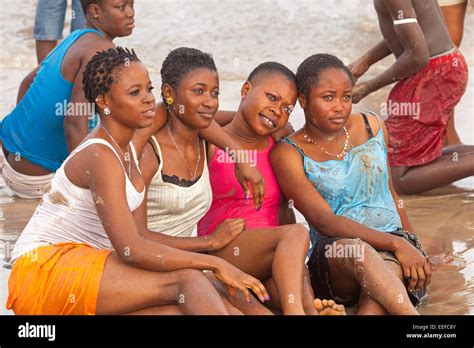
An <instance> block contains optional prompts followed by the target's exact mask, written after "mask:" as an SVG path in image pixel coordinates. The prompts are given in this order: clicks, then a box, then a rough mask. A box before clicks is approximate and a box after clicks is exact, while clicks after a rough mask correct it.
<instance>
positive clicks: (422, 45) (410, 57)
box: [353, 0, 430, 102]
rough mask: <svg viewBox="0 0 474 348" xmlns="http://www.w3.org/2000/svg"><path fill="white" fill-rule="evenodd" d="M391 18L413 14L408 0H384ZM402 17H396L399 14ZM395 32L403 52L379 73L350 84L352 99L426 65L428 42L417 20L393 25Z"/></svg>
mask: <svg viewBox="0 0 474 348" xmlns="http://www.w3.org/2000/svg"><path fill="white" fill-rule="evenodd" d="M384 3H385V6H386V7H387V9H388V11H389V12H390V15H391V17H392V20H399V19H407V18H416V12H415V10H414V8H413V6H412V4H411V1H408V0H384ZM401 13H402V14H403V18H399V15H400V14H401ZM394 28H395V34H396V35H397V38H398V40H399V41H400V43H401V44H402V46H403V49H404V51H403V53H402V55H401V56H399V57H398V59H397V60H396V61H395V63H394V64H393V65H392V66H391V67H390V68H388V69H387V70H386V71H385V72H383V73H382V74H380V75H378V76H376V77H374V78H373V79H371V80H369V81H366V82H363V83H361V84H359V85H357V86H355V87H354V91H353V101H354V102H358V101H359V100H360V99H362V98H363V97H365V96H367V95H368V94H370V93H372V92H374V91H376V90H378V89H380V88H382V87H384V86H387V85H389V84H391V83H393V82H396V81H400V80H402V79H404V78H406V77H408V76H411V75H413V74H414V73H416V72H417V71H418V70H420V69H421V68H423V67H424V66H426V64H428V62H429V59H430V53H429V48H428V44H427V42H426V40H425V37H424V34H423V31H422V30H421V28H420V26H419V25H418V23H408V24H402V25H396V26H395V27H394Z"/></svg>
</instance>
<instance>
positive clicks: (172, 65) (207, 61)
mask: <svg viewBox="0 0 474 348" xmlns="http://www.w3.org/2000/svg"><path fill="white" fill-rule="evenodd" d="M202 68H206V69H209V70H211V71H215V72H216V73H217V68H216V64H215V63H214V59H213V58H212V55H211V54H209V53H204V52H202V51H200V50H198V49H195V48H189V47H180V48H176V49H174V50H173V51H171V52H170V53H169V54H168V56H167V57H166V58H165V60H164V62H163V65H162V67H161V91H162V92H161V96H162V98H163V101H165V97H164V95H163V86H164V85H165V84H168V85H170V86H171V87H172V88H174V89H175V90H176V89H178V87H179V84H180V83H181V81H183V80H184V78H185V77H186V76H187V75H188V74H189V73H190V72H192V71H194V70H197V69H202Z"/></svg>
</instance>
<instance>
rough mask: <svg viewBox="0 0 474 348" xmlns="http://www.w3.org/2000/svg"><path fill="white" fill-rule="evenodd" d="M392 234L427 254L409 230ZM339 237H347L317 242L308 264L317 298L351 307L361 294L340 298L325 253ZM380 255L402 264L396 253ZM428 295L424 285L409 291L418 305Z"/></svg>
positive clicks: (409, 294)
mask: <svg viewBox="0 0 474 348" xmlns="http://www.w3.org/2000/svg"><path fill="white" fill-rule="evenodd" d="M391 234H394V235H397V236H399V237H401V238H405V239H406V240H408V241H409V242H410V243H411V244H412V245H413V246H414V247H416V248H417V249H418V250H419V251H420V252H421V253H422V254H423V255H425V256H427V254H426V252H425V251H424V250H423V249H422V247H421V243H420V242H419V240H418V238H417V237H416V236H415V235H414V234H412V233H409V232H406V231H403V230H398V231H395V232H391ZM339 239H345V238H343V237H335V238H324V239H320V240H319V241H318V242H317V245H316V246H315V247H314V250H313V253H312V254H311V256H310V258H309V260H308V263H307V266H308V270H309V273H310V276H311V285H312V287H313V290H314V295H315V297H317V298H321V299H333V300H334V301H336V302H337V303H338V304H343V305H344V306H346V307H350V306H352V305H355V304H357V303H358V302H359V295H360V294H356V295H355V296H354V297H352V298H340V297H338V296H336V295H335V294H334V292H333V291H332V288H331V279H330V276H329V269H328V260H327V258H326V255H325V251H326V250H327V247H326V246H327V245H332V244H333V243H334V242H336V241H338V240H339ZM379 254H380V256H382V258H383V259H384V260H387V261H392V262H395V263H397V264H399V265H400V262H399V261H398V260H397V258H396V257H395V255H394V254H393V253H391V252H388V251H379ZM405 286H406V287H408V281H405ZM425 296H426V287H423V288H422V289H420V290H414V291H412V292H411V293H410V292H408V297H409V298H410V300H411V303H412V304H413V305H414V306H417V305H418V304H419V303H420V302H421V300H422V299H423V297H425Z"/></svg>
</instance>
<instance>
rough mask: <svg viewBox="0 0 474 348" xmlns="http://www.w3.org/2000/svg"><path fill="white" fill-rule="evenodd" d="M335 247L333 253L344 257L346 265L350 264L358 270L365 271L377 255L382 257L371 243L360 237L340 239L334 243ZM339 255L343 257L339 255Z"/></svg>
mask: <svg viewBox="0 0 474 348" xmlns="http://www.w3.org/2000/svg"><path fill="white" fill-rule="evenodd" d="M333 248H334V250H332V254H334V255H335V256H336V257H337V258H338V259H342V260H343V262H344V266H345V267H348V266H350V267H351V268H355V269H356V270H357V271H365V270H366V269H367V268H368V267H370V264H371V263H372V262H373V259H374V258H375V257H380V255H379V254H378V253H377V251H376V250H375V249H374V248H373V247H372V246H371V245H370V244H368V243H366V242H364V241H362V240H360V239H359V238H343V239H339V240H338V241H336V242H335V243H334V245H333ZM339 255H340V256H342V257H338V256H339Z"/></svg>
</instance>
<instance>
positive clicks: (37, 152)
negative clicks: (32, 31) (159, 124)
mask: <svg viewBox="0 0 474 348" xmlns="http://www.w3.org/2000/svg"><path fill="white" fill-rule="evenodd" d="M81 4H82V7H83V9H84V13H85V16H86V20H87V22H86V28H85V29H81V30H76V31H74V32H72V33H71V34H70V35H69V36H68V37H66V38H65V39H64V40H63V41H62V42H61V43H60V44H59V45H58V46H57V47H56V48H55V49H54V50H53V51H52V52H51V53H50V54H49V55H48V56H47V57H46V58H45V59H44V60H43V62H42V63H41V65H40V66H39V67H37V68H36V69H35V70H33V71H32V72H31V73H30V74H28V75H27V76H26V77H25V79H24V80H23V81H22V83H21V85H20V88H19V92H18V98H17V105H16V107H15V108H14V109H13V110H12V111H11V113H10V114H9V115H7V116H6V117H5V118H4V119H3V121H2V123H1V124H0V140H1V143H2V144H3V152H4V155H5V158H6V161H5V165H4V167H3V170H2V175H3V178H4V180H5V183H6V184H7V186H8V187H9V188H10V189H11V190H12V191H13V192H14V193H15V194H16V195H18V196H20V197H22V198H39V197H41V196H42V194H43V192H44V190H46V189H47V188H48V186H49V183H50V180H51V178H52V176H53V172H55V171H56V170H57V169H58V168H59V167H60V165H61V163H62V162H63V161H64V159H65V158H66V157H67V156H68V154H69V152H70V151H71V150H72V149H74V148H75V147H76V146H77V145H78V144H79V143H80V142H81V141H82V139H83V138H84V137H85V136H86V135H87V133H88V131H89V124H88V123H89V122H88V121H89V116H91V115H93V114H94V109H93V106H91V105H90V103H87V100H86V98H85V97H84V91H83V88H82V86H83V84H82V78H83V72H84V69H85V67H86V64H87V62H88V61H89V60H90V58H91V57H92V56H94V54H95V53H96V52H97V51H103V50H107V49H108V48H111V47H115V45H114V44H113V42H112V41H113V39H114V38H115V37H124V36H129V35H130V34H131V33H132V31H133V28H134V26H135V25H134V15H135V11H134V7H133V5H134V4H133V0H125V1H123V2H121V3H120V4H116V1H114V0H81Z"/></svg>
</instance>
